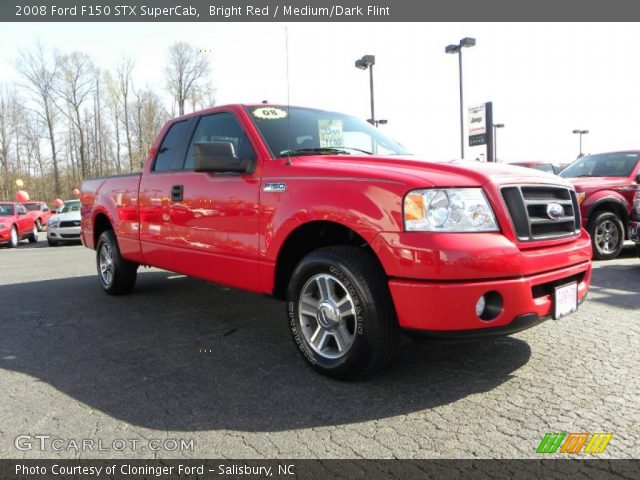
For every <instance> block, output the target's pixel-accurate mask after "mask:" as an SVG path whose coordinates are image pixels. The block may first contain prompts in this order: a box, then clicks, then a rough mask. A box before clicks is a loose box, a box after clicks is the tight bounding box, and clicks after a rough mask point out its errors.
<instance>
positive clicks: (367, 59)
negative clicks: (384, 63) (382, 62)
mask: <svg viewBox="0 0 640 480" xmlns="http://www.w3.org/2000/svg"><path fill="white" fill-rule="evenodd" d="M375 64H376V57H375V55H365V56H364V57H362V58H359V59H358V60H356V68H359V69H360V70H366V69H367V68H369V67H371V66H372V65H375Z"/></svg>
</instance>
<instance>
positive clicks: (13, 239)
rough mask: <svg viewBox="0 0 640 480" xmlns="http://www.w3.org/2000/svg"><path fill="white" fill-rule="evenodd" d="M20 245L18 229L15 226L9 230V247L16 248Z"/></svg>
mask: <svg viewBox="0 0 640 480" xmlns="http://www.w3.org/2000/svg"><path fill="white" fill-rule="evenodd" d="M17 246H18V229H17V228H16V227H15V226H13V227H11V232H9V248H16V247H17Z"/></svg>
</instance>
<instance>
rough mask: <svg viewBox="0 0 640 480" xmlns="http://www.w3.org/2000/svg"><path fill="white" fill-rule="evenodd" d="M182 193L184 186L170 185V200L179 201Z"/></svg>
mask: <svg viewBox="0 0 640 480" xmlns="http://www.w3.org/2000/svg"><path fill="white" fill-rule="evenodd" d="M183 193H184V187H183V186H182V185H174V186H173V187H171V201H172V202H181V201H182V195H183Z"/></svg>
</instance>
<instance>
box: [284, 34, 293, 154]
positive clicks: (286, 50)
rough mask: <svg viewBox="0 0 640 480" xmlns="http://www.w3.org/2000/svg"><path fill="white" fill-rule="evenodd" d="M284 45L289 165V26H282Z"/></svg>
mask: <svg viewBox="0 0 640 480" xmlns="http://www.w3.org/2000/svg"><path fill="white" fill-rule="evenodd" d="M284 42H285V43H284V45H285V47H284V48H285V56H286V58H287V161H286V162H285V163H284V164H285V165H291V115H290V114H289V107H290V106H291V101H290V99H289V98H290V97H289V90H290V89H289V28H288V27H284Z"/></svg>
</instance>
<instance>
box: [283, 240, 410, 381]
mask: <svg viewBox="0 0 640 480" xmlns="http://www.w3.org/2000/svg"><path fill="white" fill-rule="evenodd" d="M287 306H288V308H287V310H288V312H287V313H288V316H289V328H290V330H291V333H292V335H293V339H294V341H295V343H296V346H297V347H298V349H299V351H300V353H301V354H302V356H303V357H304V358H305V359H306V361H307V362H308V363H309V364H310V365H311V366H312V367H313V368H314V369H315V370H317V371H319V372H320V373H322V374H325V375H328V376H331V377H335V378H340V379H352V378H355V377H358V376H363V375H366V374H368V373H373V372H374V371H376V370H378V369H380V368H382V367H383V366H384V365H385V364H386V363H388V362H389V360H390V359H391V358H392V356H393V353H394V352H395V350H396V346H397V343H398V330H399V328H398V322H397V319H396V315H395V309H394V307H393V302H392V300H391V295H390V293H389V288H388V286H387V280H386V276H385V274H384V271H383V270H382V268H381V267H380V265H379V264H378V263H377V262H376V259H375V258H374V257H373V256H372V255H371V254H369V253H368V252H366V251H364V250H362V249H360V248H357V247H326V248H321V249H318V250H315V251H313V252H311V253H309V254H308V255H307V256H305V257H304V258H303V259H302V260H301V261H300V263H299V264H298V266H297V267H296V269H295V271H294V273H293V275H292V278H291V281H290V283H289V288H288V292H287Z"/></svg>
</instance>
